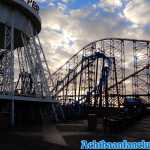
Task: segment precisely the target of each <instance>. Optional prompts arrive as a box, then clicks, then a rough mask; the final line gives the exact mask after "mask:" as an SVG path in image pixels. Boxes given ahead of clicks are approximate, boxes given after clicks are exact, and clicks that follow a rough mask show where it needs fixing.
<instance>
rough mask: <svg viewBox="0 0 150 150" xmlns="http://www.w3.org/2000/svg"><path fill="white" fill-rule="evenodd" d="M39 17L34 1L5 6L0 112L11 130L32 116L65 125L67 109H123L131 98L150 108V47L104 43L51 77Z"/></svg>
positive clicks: (0, 7) (0, 34)
mask: <svg viewBox="0 0 150 150" xmlns="http://www.w3.org/2000/svg"><path fill="white" fill-rule="evenodd" d="M38 11H39V6H38V4H37V3H36V2H34V1H33V0H28V1H24V0H9V1H6V0H1V2H0V13H1V16H0V49H1V51H0V111H1V113H6V112H7V114H8V116H9V118H10V120H11V125H14V124H15V121H16V122H17V120H19V119H20V118H28V117H27V116H33V117H32V118H38V119H39V118H41V120H42V119H44V118H45V117H50V116H52V118H53V119H55V120H59V119H64V117H65V116H64V115H65V113H64V110H63V108H64V107H68V105H69V106H71V105H76V104H78V106H88V107H91V108H94V109H99V110H100V109H101V108H107V109H111V108H121V107H123V103H124V100H125V99H126V98H127V97H129V96H130V97H132V98H133V99H134V98H137V97H138V98H139V97H140V98H142V99H143V101H144V103H145V104H148V103H149V101H150V41H146V40H135V39H120V38H106V39H101V40H98V41H95V42H92V43H90V44H88V45H87V46H85V47H84V48H83V49H81V50H80V51H79V52H78V53H76V54H75V55H74V56H72V57H71V58H70V59H69V60H68V61H67V62H66V63H65V64H64V65H63V66H62V67H60V68H59V69H58V70H57V71H56V72H54V73H53V74H51V72H50V70H49V66H48V63H47V61H46V58H45V55H44V52H43V49H42V45H41V43H40V40H39V37H38V34H39V32H40V31H41V19H40V17H39V13H38ZM16 64H18V65H16ZM17 66H18V69H16V68H17ZM16 74H17V75H16ZM82 108H83V107H81V109H82ZM29 114H30V115H29ZM31 120H32V119H30V121H31ZM28 121H29V120H28Z"/></svg>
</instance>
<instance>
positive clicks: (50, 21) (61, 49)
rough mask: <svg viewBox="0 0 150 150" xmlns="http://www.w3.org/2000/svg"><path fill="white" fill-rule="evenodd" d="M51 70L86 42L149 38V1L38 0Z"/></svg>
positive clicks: (42, 41)
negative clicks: (111, 38) (109, 38)
mask: <svg viewBox="0 0 150 150" xmlns="http://www.w3.org/2000/svg"><path fill="white" fill-rule="evenodd" d="M37 2H38V4H39V6H40V16H41V19H42V31H41V33H40V34H39V36H40V40H41V43H42V45H43V49H44V52H45V53H46V58H47V61H48V64H49V67H50V69H51V71H52V72H53V71H55V70H56V69H57V68H58V67H59V66H61V65H63V64H64V63H65V62H66V61H67V60H68V59H69V58H70V57H71V56H72V55H73V54H75V53H76V52H77V51H79V50H80V49H81V48H82V47H84V46H85V45H86V44H88V43H90V42H92V41H95V40H98V39H102V38H107V37H121V38H136V39H147V40H148V39H149V34H150V15H149V14H150V7H149V6H150V0H37Z"/></svg>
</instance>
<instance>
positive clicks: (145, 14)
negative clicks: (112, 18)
mask: <svg viewBox="0 0 150 150" xmlns="http://www.w3.org/2000/svg"><path fill="white" fill-rule="evenodd" d="M149 6H150V0H133V1H130V2H129V3H128V4H127V5H126V8H125V9H124V15H125V17H126V18H127V19H128V20H129V21H131V22H132V23H134V24H136V25H146V24H149V23H150V15H149V14H150V7H149Z"/></svg>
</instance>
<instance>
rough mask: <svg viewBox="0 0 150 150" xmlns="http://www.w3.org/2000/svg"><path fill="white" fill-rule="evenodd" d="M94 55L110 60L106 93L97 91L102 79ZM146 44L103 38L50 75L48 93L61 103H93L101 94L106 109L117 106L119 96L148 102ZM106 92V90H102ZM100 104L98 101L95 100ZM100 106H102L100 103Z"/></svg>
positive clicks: (149, 77)
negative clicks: (111, 62)
mask: <svg viewBox="0 0 150 150" xmlns="http://www.w3.org/2000/svg"><path fill="white" fill-rule="evenodd" d="M96 54H104V55H105V57H107V58H114V60H115V64H113V65H112V68H111V74H110V75H109V77H108V83H107V84H108V85H107V86H108V87H107V93H106V92H104V89H103V90H102V91H100V90H99V92H98V87H99V83H100V80H101V77H102V67H103V65H102V64H103V59H99V57H97V56H96ZM149 66H150V41H147V40H136V39H121V38H106V39H101V40H98V41H94V42H92V43H90V44H88V45H87V46H85V47H84V48H82V49H81V50H80V51H79V52H78V53H76V54H75V55H73V56H72V57H71V58H70V59H69V60H68V61H67V62H66V63H65V64H64V65H63V66H61V67H60V68H59V69H58V70H57V71H56V72H54V73H53V74H52V79H53V81H54V86H53V88H52V89H51V91H52V92H53V93H54V95H55V96H57V97H58V99H59V100H60V101H61V102H63V103H64V102H67V103H68V102H73V101H81V102H86V99H87V98H88V97H90V103H91V105H93V104H94V103H93V101H94V102H95V101H97V99H98V97H100V96H99V95H100V94H102V99H103V101H105V100H106V98H107V99H108V101H109V102H108V103H109V105H113V106H114V105H115V104H116V100H117V101H118V104H119V101H120V102H121V101H122V100H123V96H127V95H131V96H133V95H141V96H143V95H145V97H147V98H146V99H147V101H149V100H150V96H149V93H150V67H149ZM105 89H106V88H105ZM98 103H100V100H98ZM102 103H103V102H102Z"/></svg>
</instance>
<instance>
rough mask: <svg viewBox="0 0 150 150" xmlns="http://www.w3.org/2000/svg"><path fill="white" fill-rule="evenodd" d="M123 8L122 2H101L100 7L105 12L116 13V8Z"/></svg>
mask: <svg viewBox="0 0 150 150" xmlns="http://www.w3.org/2000/svg"><path fill="white" fill-rule="evenodd" d="M121 6H122V0H100V2H99V7H100V8H103V9H104V10H105V11H108V12H114V11H115V9H116V8H119V7H121Z"/></svg>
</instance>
